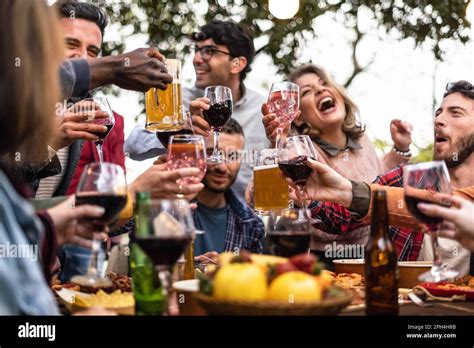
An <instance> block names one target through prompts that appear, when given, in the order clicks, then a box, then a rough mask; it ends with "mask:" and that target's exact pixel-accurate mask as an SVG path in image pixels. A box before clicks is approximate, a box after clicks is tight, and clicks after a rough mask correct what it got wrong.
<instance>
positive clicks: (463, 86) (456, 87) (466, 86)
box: [443, 80, 474, 99]
mask: <svg viewBox="0 0 474 348" xmlns="http://www.w3.org/2000/svg"><path fill="white" fill-rule="evenodd" d="M453 93H461V94H462V95H463V96H465V97H466V98H469V99H474V86H473V85H472V83H470V82H469V81H466V80H460V81H457V82H450V83H448V84H447V85H446V92H445V93H444V95H443V98H446V97H447V96H448V95H450V94H453Z"/></svg>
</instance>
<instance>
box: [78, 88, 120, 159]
mask: <svg viewBox="0 0 474 348" xmlns="http://www.w3.org/2000/svg"><path fill="white" fill-rule="evenodd" d="M85 101H91V102H94V103H95V104H97V105H98V106H99V109H100V110H101V111H103V112H105V113H107V117H101V118H93V119H92V120H89V121H88V122H89V123H93V124H98V125H101V126H105V127H107V130H106V131H105V132H92V134H95V135H97V136H98V137H99V139H98V140H97V141H94V144H95V147H96V149H97V154H98V155H99V162H100V163H103V162H104V155H103V151H102V145H103V143H104V141H105V139H106V138H107V135H109V133H110V131H111V130H112V128H113V126H114V124H115V118H114V113H113V112H112V109H111V108H110V105H109V101H108V100H107V98H104V97H93V98H88V99H85Z"/></svg>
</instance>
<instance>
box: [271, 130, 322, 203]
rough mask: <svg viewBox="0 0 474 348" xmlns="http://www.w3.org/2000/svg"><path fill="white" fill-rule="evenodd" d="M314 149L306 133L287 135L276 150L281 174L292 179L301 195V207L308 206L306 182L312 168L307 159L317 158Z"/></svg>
mask: <svg viewBox="0 0 474 348" xmlns="http://www.w3.org/2000/svg"><path fill="white" fill-rule="evenodd" d="M317 158H318V157H317V155H316V150H315V149H314V146H313V143H312V142H311V139H310V138H309V136H307V135H297V136H293V137H288V139H287V140H286V142H285V144H284V145H282V146H281V149H280V150H279V151H278V166H279V168H280V170H281V171H282V172H283V175H284V176H286V177H288V178H290V179H291V180H293V182H294V183H295V184H296V187H297V189H298V190H299V191H300V192H299V193H300V194H301V196H302V197H303V209H307V208H308V204H307V199H306V198H305V197H306V182H307V180H308V178H309V176H310V175H311V172H312V169H311V168H310V167H309V166H308V164H307V163H308V159H312V160H317Z"/></svg>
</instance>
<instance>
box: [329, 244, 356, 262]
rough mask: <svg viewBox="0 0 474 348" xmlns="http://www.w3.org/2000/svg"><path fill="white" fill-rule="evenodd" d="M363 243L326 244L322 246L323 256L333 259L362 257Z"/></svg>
mask: <svg viewBox="0 0 474 348" xmlns="http://www.w3.org/2000/svg"><path fill="white" fill-rule="evenodd" d="M364 248H365V246H364V245H363V244H338V243H336V242H332V244H326V245H325V246H324V256H326V257H327V258H333V259H363V258H364Z"/></svg>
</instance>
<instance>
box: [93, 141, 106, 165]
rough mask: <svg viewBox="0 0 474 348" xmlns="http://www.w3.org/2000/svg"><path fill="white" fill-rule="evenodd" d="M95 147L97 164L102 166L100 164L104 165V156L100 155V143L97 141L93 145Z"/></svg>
mask: <svg viewBox="0 0 474 348" xmlns="http://www.w3.org/2000/svg"><path fill="white" fill-rule="evenodd" d="M95 147H96V149H97V154H98V155H99V163H100V164H102V163H104V155H103V153H102V142H101V141H97V142H96V143H95Z"/></svg>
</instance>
